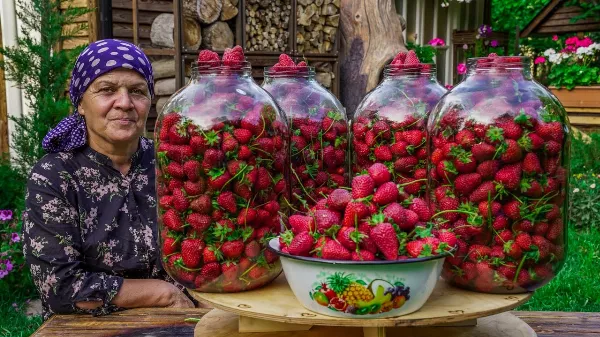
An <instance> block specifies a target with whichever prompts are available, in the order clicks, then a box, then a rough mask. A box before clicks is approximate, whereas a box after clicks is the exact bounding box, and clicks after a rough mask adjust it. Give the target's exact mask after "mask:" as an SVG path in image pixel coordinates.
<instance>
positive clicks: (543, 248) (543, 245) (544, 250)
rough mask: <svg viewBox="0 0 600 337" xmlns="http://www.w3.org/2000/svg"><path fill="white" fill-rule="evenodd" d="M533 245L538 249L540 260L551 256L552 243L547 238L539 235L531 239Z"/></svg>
mask: <svg viewBox="0 0 600 337" xmlns="http://www.w3.org/2000/svg"><path fill="white" fill-rule="evenodd" d="M531 243H532V245H533V246H535V247H537V248H538V252H539V254H540V259H542V260H545V259H546V258H548V257H549V256H550V253H551V248H552V243H551V242H550V241H548V240H547V239H546V238H544V237H542V236H539V235H534V236H532V237H531Z"/></svg>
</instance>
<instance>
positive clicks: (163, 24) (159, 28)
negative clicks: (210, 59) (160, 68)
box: [150, 13, 202, 50]
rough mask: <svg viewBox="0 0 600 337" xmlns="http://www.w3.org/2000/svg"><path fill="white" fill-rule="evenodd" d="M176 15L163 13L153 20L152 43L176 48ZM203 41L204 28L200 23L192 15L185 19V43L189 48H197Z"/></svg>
mask: <svg viewBox="0 0 600 337" xmlns="http://www.w3.org/2000/svg"><path fill="white" fill-rule="evenodd" d="M174 27H175V16H174V15H173V14H169V13H163V14H160V15H159V16H157V17H156V18H155V19H154V21H152V28H151V30H150V40H151V41H152V44H155V45H157V46H160V47H167V48H174V46H175V42H174V35H173V33H174ZM201 43H202V30H201V28H200V23H198V21H196V20H195V19H193V18H191V17H185V18H184V20H183V45H184V46H185V47H186V48H187V49H191V50H196V49H198V48H199V47H200V44H201Z"/></svg>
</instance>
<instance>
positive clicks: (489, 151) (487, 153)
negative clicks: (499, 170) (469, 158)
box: [471, 143, 496, 162]
mask: <svg viewBox="0 0 600 337" xmlns="http://www.w3.org/2000/svg"><path fill="white" fill-rule="evenodd" d="M471 152H472V153H473V156H474V157H475V159H477V161H478V162H483V161H486V160H490V159H492V158H493V157H494V154H496V148H495V147H494V146H493V145H490V144H488V143H479V144H475V145H473V148H472V149H471Z"/></svg>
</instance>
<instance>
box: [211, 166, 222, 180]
mask: <svg viewBox="0 0 600 337" xmlns="http://www.w3.org/2000/svg"><path fill="white" fill-rule="evenodd" d="M223 174H225V168H224V167H220V168H219V167H213V168H211V169H210V171H208V176H209V177H211V178H212V179H217V178H218V177H220V176H222V175H223Z"/></svg>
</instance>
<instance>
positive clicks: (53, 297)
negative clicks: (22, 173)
mask: <svg viewBox="0 0 600 337" xmlns="http://www.w3.org/2000/svg"><path fill="white" fill-rule="evenodd" d="M60 162H61V161H60V160H49V159H48V156H46V157H45V158H44V159H42V160H41V161H40V162H39V163H38V164H37V165H36V166H35V167H34V168H33V170H32V172H31V175H30V177H29V181H28V183H27V195H26V205H25V207H26V208H25V214H24V216H23V237H24V247H23V251H24V254H25V257H26V261H27V264H28V265H29V267H30V269H31V275H32V277H33V280H34V282H35V285H36V288H37V290H38V292H39V293H40V296H41V298H42V301H43V302H44V303H45V305H46V306H47V307H48V309H49V311H50V313H57V314H68V313H75V312H78V313H91V314H94V315H101V314H107V313H110V312H113V311H116V310H119V308H117V307H116V306H115V305H113V304H111V303H110V302H111V301H112V300H113V298H114V297H115V295H116V294H117V293H118V292H119V289H120V288H121V285H122V284H123V278H122V277H118V276H114V275H109V274H106V273H101V272H89V271H86V270H85V268H83V267H84V262H83V259H82V255H81V246H82V242H81V234H80V229H79V225H78V212H77V209H76V208H75V207H74V205H73V202H72V201H71V202H70V201H69V200H68V198H67V197H66V196H67V195H68V194H69V193H73V195H75V194H74V190H75V189H77V187H76V186H75V185H74V183H73V179H72V178H71V176H70V175H69V173H68V172H67V171H66V170H63V169H61V165H60ZM72 199H74V198H72ZM73 201H74V200H73ZM81 301H102V303H103V304H102V306H101V307H99V308H97V309H94V310H83V309H79V308H78V307H76V306H75V304H76V303H77V302H81Z"/></svg>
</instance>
